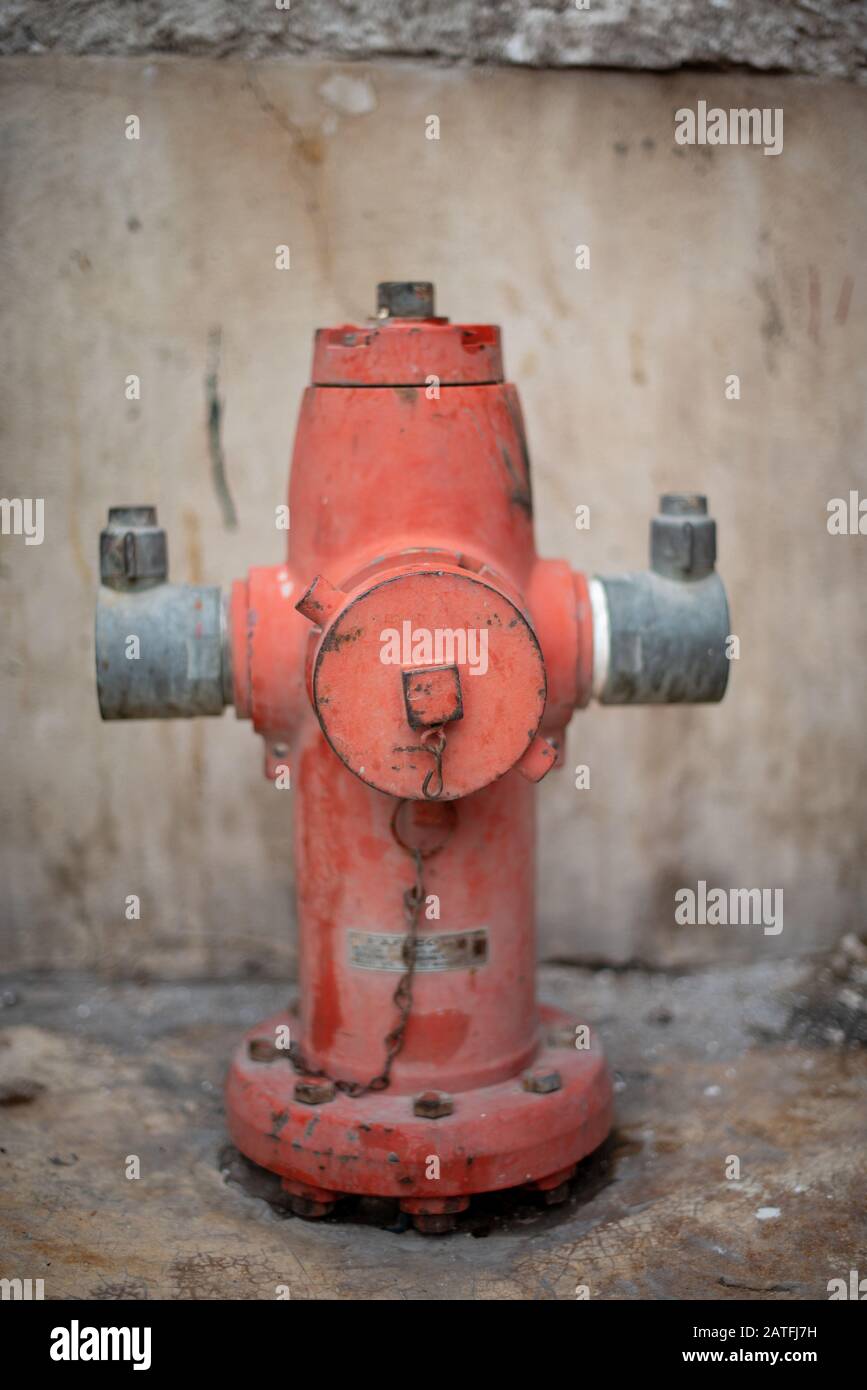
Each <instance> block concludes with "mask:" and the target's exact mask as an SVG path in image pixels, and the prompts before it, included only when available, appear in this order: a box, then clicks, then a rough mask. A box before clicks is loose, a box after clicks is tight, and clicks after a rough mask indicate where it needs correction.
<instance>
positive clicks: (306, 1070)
mask: <svg viewBox="0 0 867 1390" xmlns="http://www.w3.org/2000/svg"><path fill="white" fill-rule="evenodd" d="M407 853H408V854H411V855H412V858H413V861H414V863H415V882H414V883H413V884H411V885H410V887H409V888H406V889H405V890H404V894H403V915H404V919H405V921H406V925H407V934H406V937H405V938H404V943H403V963H404V966H405V967H406V968H405V970H404V973H403V974H402V975H401V977H400V979H399V980H398V983H397V988H396V989H395V991H394V994H393V995H392V1003H393V1004H394V1005H395V1007H396V1008H397V1012H398V1021H397V1023H396V1024H395V1026H394V1027H393V1028H392V1029H391V1031H390V1032H389V1033H386V1035H385V1039H384V1044H385V1061H384V1063H383V1067H382V1071H381V1072H380V1073H379V1075H378V1076H373V1077H371V1079H370V1080H369V1081H368V1082H367V1083H366V1084H364V1083H363V1082H361V1081H342V1080H341V1081H338V1080H334V1078H333V1077H328V1073H327V1072H326V1071H321V1070H320V1071H316V1070H315V1069H314V1068H313V1067H309V1066H308V1065H307V1063H306V1062H305V1060H304V1057H303V1055H302V1053H301V1049H300V1048H299V1047H298V1045H297V1043H293V1044H292V1046H291V1047H290V1049H289V1060H290V1061H291V1063H292V1065H293V1067H294V1068H295V1070H296V1071H297V1072H298V1073H299V1074H300V1075H301V1076H321V1077H326V1078H328V1079H329V1080H332V1081H333V1082H334V1086H335V1087H336V1089H337V1090H338V1091H342V1092H343V1094H344V1095H347V1096H352V1097H357V1096H364V1095H366V1094H367V1093H368V1091H385V1090H387V1088H388V1086H389V1085H390V1083H391V1066H392V1063H393V1061H394V1059H395V1057H396V1056H397V1054H398V1053H399V1052H400V1050H401V1048H402V1047H403V1043H404V1036H405V1034H406V1025H407V1023H408V1022H409V1013H410V1009H411V1008H412V982H413V976H414V974H415V954H416V941H417V940H418V921H419V917H420V916H421V910H422V907H423V905H424V900H425V887H424V873H423V869H422V855H421V850H418V849H416V850H408V851H407Z"/></svg>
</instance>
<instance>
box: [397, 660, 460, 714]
mask: <svg viewBox="0 0 867 1390" xmlns="http://www.w3.org/2000/svg"><path fill="white" fill-rule="evenodd" d="M401 676H402V678H403V700H404V704H405V705H406V717H407V719H408V720H409V723H410V725H411V726H412V728H413V729H434V728H436V727H437V725H438V724H448V723H449V722H450V721H451V720H452V719H463V717H464V705H463V699H462V696H461V677H460V673H459V671H458V668H457V666H419V667H417V668H416V669H415V670H412V671H401Z"/></svg>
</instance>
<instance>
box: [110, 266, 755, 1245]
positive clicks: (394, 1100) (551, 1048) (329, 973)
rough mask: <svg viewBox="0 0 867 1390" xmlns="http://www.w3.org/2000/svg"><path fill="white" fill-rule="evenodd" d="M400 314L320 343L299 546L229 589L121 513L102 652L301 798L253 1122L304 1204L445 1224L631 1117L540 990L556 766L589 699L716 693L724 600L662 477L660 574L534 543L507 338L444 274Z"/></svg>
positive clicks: (236, 1066) (387, 310)
mask: <svg viewBox="0 0 867 1390" xmlns="http://www.w3.org/2000/svg"><path fill="white" fill-rule="evenodd" d="M377 305H378V308H377V315H376V317H374V318H372V319H371V320H370V321H369V322H368V323H367V324H365V325H353V324H349V325H342V326H340V327H338V328H334V329H321V330H319V332H318V333H317V334H316V339H315V344H314V358H313V383H312V384H311V386H310V387H308V389H307V391H306V392H305V395H304V399H303V402H302V405H301V412H300V417H299V422H298V429H297V434H296V440H295V450H294V455H293V463H292V471H291V484H290V494H289V510H290V515H291V519H292V529H291V531H290V532H289V548H288V552H287V556H286V560H285V562H283V563H281V564H279V565H275V566H260V567H255V568H253V569H251V570H250V572H249V574H248V576H247V578H246V579H245V580H242V581H239V582H237V583H236V584H235V585H234V586H233V589H232V593H231V598H230V600H229V602H228V603H224V602H223V601H222V600H221V598H220V595H219V592H218V591H217V590H209V589H201V588H186V587H183V586H181V587H179V586H173V585H169V584H168V583H167V582H166V579H167V571H166V563H165V554H166V551H165V545H164V538H163V541H162V543H161V541H160V538H159V535H158V534H157V533H158V531H159V528H158V527H157V524H156V515H155V513H154V512H153V509H149V508H127V509H116V510H115V511H113V513H112V518H111V519H110V522H109V526H108V528H107V533H104V537H103V544H102V553H103V557H104V558H103V568H102V573H103V585H102V589H101V593H100V599H99V605H98V631H97V666H98V671H99V688H100V704H101V709H102V712H103V715H104V717H106V718H124V717H126V718H129V717H147V716H150V717H165V716H171V715H178V714H180V715H184V714H191V713H203V714H210V713H220V712H221V711H222V709H223V707H224V705H225V704H227V703H234V705H235V712H236V715H237V716H238V717H239V718H243V719H249V720H250V721H251V723H252V725H253V728H254V730H255V731H256V732H257V733H258V734H260V735H261V736H262V738H263V740H264V747H265V772H266V775H267V776H268V777H270V778H272V779H274V781H275V786H277V787H284V786H291V791H292V794H293V796H294V798H295V816H294V824H295V845H294V850H295V872H296V884H297V905H298V948H299V950H298V955H299V992H298V1003H297V1007H294V1008H292V1009H291V1010H289V1011H286V1012H283V1013H280V1014H278V1015H276V1016H275V1017H273V1018H271V1019H267V1020H265V1021H264V1022H263V1023H260V1024H259V1025H257V1026H256V1027H255V1028H254V1029H252V1030H251V1031H250V1032H249V1034H248V1035H247V1036H246V1037H245V1038H244V1040H243V1041H242V1043H241V1045H240V1046H239V1048H238V1050H237V1052H236V1054H235V1056H234V1058H233V1060H232V1064H231V1067H230V1070H229V1076H228V1081H227V1088H226V1097H227V1108H228V1119H229V1127H230V1130H231V1133H232V1137H233V1139H234V1141H235V1143H236V1144H237V1145H238V1147H239V1148H240V1149H241V1151H242V1152H243V1153H244V1154H246V1155H247V1157H248V1158H250V1159H252V1160H253V1161H254V1162H256V1163H258V1164H260V1165H262V1166H263V1167H265V1168H269V1169H271V1170H272V1171H273V1172H276V1173H279V1174H280V1175H281V1177H282V1179H283V1182H284V1186H285V1188H286V1190H287V1192H288V1193H289V1195H290V1200H291V1202H292V1203H293V1207H294V1209H295V1210H297V1211H298V1212H299V1214H302V1215H306V1216H309V1217H312V1216H321V1215H323V1214H325V1212H327V1211H329V1210H331V1208H332V1206H333V1204H334V1202H335V1201H336V1200H337V1198H338V1197H339V1196H340V1195H341V1194H345V1193H358V1194H367V1195H378V1196H388V1197H393V1198H397V1199H399V1200H400V1202H401V1205H402V1207H403V1210H404V1211H406V1212H407V1213H408V1214H409V1215H410V1216H411V1217H412V1219H413V1221H414V1222H415V1223H416V1225H417V1226H418V1228H419V1229H422V1230H434V1229H435V1230H442V1229H445V1228H447V1227H448V1226H450V1225H451V1224H453V1223H454V1221H455V1220H456V1219H457V1213H458V1212H459V1211H461V1210H462V1209H463V1208H464V1207H465V1206H466V1205H467V1202H468V1201H469V1199H470V1196H471V1195H472V1194H473V1193H479V1192H487V1191H494V1190H498V1189H503V1188H507V1187H513V1186H516V1185H519V1184H529V1185H531V1186H535V1187H537V1188H538V1189H539V1190H540V1191H546V1192H548V1193H549V1196H550V1194H551V1193H561V1192H563V1193H564V1192H565V1191H566V1188H565V1187H564V1184H565V1183H566V1182H567V1180H568V1178H569V1176H570V1174H571V1173H572V1172H573V1171H574V1168H575V1165H576V1164H577V1162H578V1161H579V1160H580V1159H581V1158H583V1157H584V1156H585V1155H586V1154H588V1153H589V1152H591V1151H592V1150H593V1149H594V1148H595V1147H596V1146H597V1145H598V1144H600V1143H601V1142H602V1140H603V1139H604V1138H605V1136H606V1135H607V1133H608V1131H609V1129H610V1125H611V1120H612V1088H611V1082H610V1078H609V1075H608V1071H607V1068H606V1065H605V1061H604V1057H603V1054H602V1050H601V1047H600V1044H599V1040H598V1038H597V1036H596V1033H595V1030H593V1029H592V1028H588V1027H586V1026H585V1021H584V1020H583V1019H581V1018H572V1017H570V1016H569V1015H568V1014H566V1013H564V1012H563V1011H562V1010H559V1009H554V1008H550V1007H547V1006H545V1005H539V1004H538V1003H537V1000H536V993H535V983H534V973H535V922H534V903H533V873H534V848H535V796H536V792H535V789H534V786H533V783H534V782H535V781H538V780H539V779H540V778H542V777H543V776H545V775H546V774H547V773H548V772H549V771H550V770H551V769H552V768H553V767H555V766H557V765H559V764H560V763H561V762H562V759H563V748H564V738H565V729H566V725H567V724H568V722H569V720H570V718H571V716H572V714H573V712H574V710H575V709H576V708H581V707H583V706H584V705H585V704H586V703H587V701H588V700H589V699H590V698H591V695H595V696H596V698H598V699H600V700H601V701H602V702H603V703H607V704H613V703H637V702H647V701H652V702H674V701H697V700H716V699H720V698H721V697H722V694H723V692H724V690H725V685H726V678H727V674H728V662H727V659H726V654H725V644H726V638H727V631H728V610H727V605H726V599H725V593H724V590H723V587H722V584H721V582H720V580H719V578H718V577H717V575H716V573H715V570H714V563H715V554H716V550H715V546H716V534H715V527H714V523H713V521H712V520H711V518H710V517H709V516H708V514H707V504H706V501H705V499H704V498H702V497H700V496H699V495H697V494H667V495H666V497H665V498H663V500H662V505H661V512H660V516H659V517H658V518H657V519H656V521H655V522H654V524H653V528H652V546H651V566H652V567H651V569H650V570H648V571H646V572H643V573H637V574H633V575H627V576H622V577H619V578H606V577H600V578H594V579H588V577H587V576H585V575H583V574H579V573H575V572H573V571H572V570H571V568H570V566H569V565H568V564H566V563H564V562H562V561H547V560H541V559H539V557H538V556H537V554H536V551H535V545H534V539H533V507H532V491H531V483H530V468H529V455H528V450H527V442H526V436H525V431H524V424H523V418H522V414H521V408H520V403H519V401H518V396H517V392H516V390H515V388H514V386H512V385H510V384H509V383H507V382H505V381H504V380H503V371H502V356H501V346H500V336H499V330H498V329H496V328H495V327H492V326H490V325H459V324H452V323H450V322H449V320H448V319H445V318H442V317H437V316H436V315H435V313H434V294H433V286H432V285H430V284H429V282H425V281H408V282H387V283H385V284H383V285H381V286H380V287H379V291H378V299H377ZM128 534H129V535H130V536H131V539H128V538H127V537H128ZM138 631H141V632H142V633H143V634H144V635H145V636H146V637H147V642H146V646H147V663H146V665H145V666H144V667H140V668H139V669H136V670H134V671H130V670H127V669H126V666H124V665H120V664H119V663H120V662H121V661H122V660H123V659H124V654H123V644H122V641H121V636H122V634H123V635H124V636H127V635H129V634H131V633H136V632H138ZM135 665H136V663H134V662H132V663H129V662H128V663H127V666H135ZM281 778H282V779H283V780H280V779H281ZM431 1156H433V1157H434V1158H435V1159H436V1163H435V1164H433V1165H432V1164H431V1162H430V1160H431Z"/></svg>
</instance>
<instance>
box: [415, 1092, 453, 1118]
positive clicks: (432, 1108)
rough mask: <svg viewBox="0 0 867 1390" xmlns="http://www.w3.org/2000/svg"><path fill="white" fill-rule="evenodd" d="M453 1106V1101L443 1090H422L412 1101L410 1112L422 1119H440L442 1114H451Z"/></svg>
mask: <svg viewBox="0 0 867 1390" xmlns="http://www.w3.org/2000/svg"><path fill="white" fill-rule="evenodd" d="M454 1108H455V1103H454V1101H453V1100H452V1098H451V1096H448V1095H446V1093H445V1091H422V1093H421V1095H420V1096H416V1097H415V1099H414V1101H413V1103H412V1113H413V1114H414V1115H419V1116H421V1118H422V1119H424V1120H441V1119H442V1118H443V1116H444V1115H451V1114H452V1112H453V1111H454Z"/></svg>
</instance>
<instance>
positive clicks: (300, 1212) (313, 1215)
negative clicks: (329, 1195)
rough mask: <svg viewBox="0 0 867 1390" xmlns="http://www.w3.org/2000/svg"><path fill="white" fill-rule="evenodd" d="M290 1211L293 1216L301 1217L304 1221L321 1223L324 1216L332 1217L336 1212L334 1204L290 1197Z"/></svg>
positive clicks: (307, 1198)
mask: <svg viewBox="0 0 867 1390" xmlns="http://www.w3.org/2000/svg"><path fill="white" fill-rule="evenodd" d="M289 1209H290V1211H291V1212H292V1214H293V1216H300V1217H301V1219H302V1221H321V1220H322V1218H323V1216H330V1215H331V1212H332V1211H333V1210H334V1203H333V1202H314V1201H313V1200H312V1199H311V1198H310V1197H290V1198H289Z"/></svg>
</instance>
